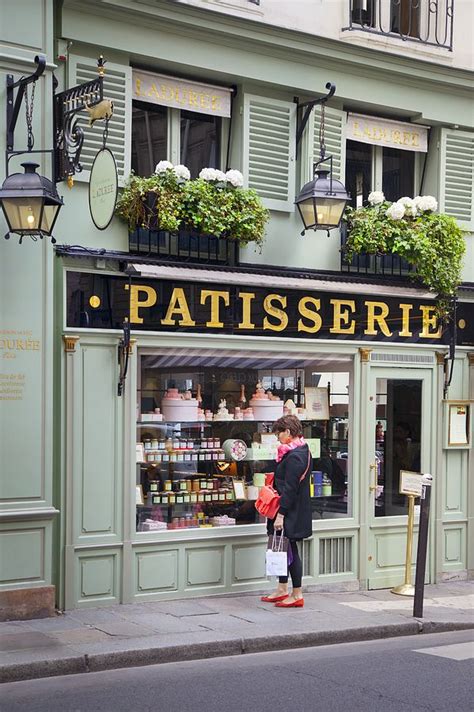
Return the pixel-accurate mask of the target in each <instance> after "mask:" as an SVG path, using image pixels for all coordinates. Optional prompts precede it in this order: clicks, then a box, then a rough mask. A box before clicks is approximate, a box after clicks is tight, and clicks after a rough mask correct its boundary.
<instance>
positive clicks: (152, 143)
mask: <svg viewBox="0 0 474 712" xmlns="http://www.w3.org/2000/svg"><path fill="white" fill-rule="evenodd" d="M167 115H168V110H167V109H166V107H164V106H156V105H153V104H144V103H141V102H134V103H133V109H132V170H133V172H134V173H136V175H139V176H149V175H151V174H152V173H154V172H155V166H156V164H157V163H158V162H159V161H162V160H165V159H166V158H167V155H168V146H167Z"/></svg>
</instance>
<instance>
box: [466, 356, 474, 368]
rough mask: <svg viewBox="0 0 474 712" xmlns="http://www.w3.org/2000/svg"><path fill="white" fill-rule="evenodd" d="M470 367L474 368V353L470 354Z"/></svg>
mask: <svg viewBox="0 0 474 712" xmlns="http://www.w3.org/2000/svg"><path fill="white" fill-rule="evenodd" d="M467 357H468V359H469V366H474V353H468V355H467Z"/></svg>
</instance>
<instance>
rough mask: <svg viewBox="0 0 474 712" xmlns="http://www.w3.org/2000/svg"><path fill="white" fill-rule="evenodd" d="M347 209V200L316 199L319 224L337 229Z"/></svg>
mask: <svg viewBox="0 0 474 712" xmlns="http://www.w3.org/2000/svg"><path fill="white" fill-rule="evenodd" d="M345 207H346V201H345V200H341V199H337V198H316V215H317V224H318V225H333V226H334V227H337V226H338V225H339V222H340V220H341V218H342V213H343V212H344V208H345Z"/></svg>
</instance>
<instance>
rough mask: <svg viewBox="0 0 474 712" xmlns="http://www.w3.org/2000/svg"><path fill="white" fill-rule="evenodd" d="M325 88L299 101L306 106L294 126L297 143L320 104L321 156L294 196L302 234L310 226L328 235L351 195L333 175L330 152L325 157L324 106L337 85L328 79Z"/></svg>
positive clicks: (301, 107)
mask: <svg viewBox="0 0 474 712" xmlns="http://www.w3.org/2000/svg"><path fill="white" fill-rule="evenodd" d="M326 89H328V90H329V91H328V93H327V95H326V96H323V97H321V98H319V99H312V100H311V101H307V102H305V103H304V104H298V109H305V112H304V114H303V116H302V118H301V120H300V122H299V126H298V127H297V132H296V145H297V146H298V144H299V142H300V141H301V138H302V136H303V131H304V128H305V126H306V124H307V122H308V119H309V115H310V113H311V111H312V110H313V109H314V107H315V106H316V105H317V104H320V106H321V121H320V123H319V154H320V158H319V161H318V162H317V163H315V164H314V167H313V179H312V180H310V181H309V183H306V185H304V186H303V188H302V189H301V192H300V194H299V195H298V197H297V198H296V200H295V204H296V205H297V207H298V210H299V213H300V216H301V219H302V221H303V225H304V230H303V232H302V233H301V234H302V235H304V234H305V232H306V230H310V229H313V230H327V231H328V235H329V230H332V229H333V228H335V227H339V225H340V222H341V219H342V214H343V213H344V208H345V207H346V205H347V203H348V201H349V199H350V195H349V194H348V192H347V190H346V187H345V185H344V184H343V183H341V181H340V180H337V179H336V178H334V177H333V174H332V156H328V157H327V158H326V146H325V143H324V129H325V108H326V102H327V101H328V99H330V98H331V97H332V96H334V94H335V92H336V86H335V85H334V84H331V82H328V83H327V84H326ZM328 161H329V168H328V167H327V166H323V164H325V163H327V162H328ZM321 166H323V167H321Z"/></svg>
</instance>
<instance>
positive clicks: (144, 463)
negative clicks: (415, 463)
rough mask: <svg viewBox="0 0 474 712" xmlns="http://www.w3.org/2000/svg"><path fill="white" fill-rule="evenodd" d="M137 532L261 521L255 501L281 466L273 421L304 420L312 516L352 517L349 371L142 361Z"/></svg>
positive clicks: (261, 363)
mask: <svg viewBox="0 0 474 712" xmlns="http://www.w3.org/2000/svg"><path fill="white" fill-rule="evenodd" d="M139 363H140V367H139V374H138V381H139V389H138V397H137V421H138V422H137V447H136V452H137V465H136V468H137V479H136V489H137V493H136V496H137V530H138V531H162V530H175V529H180V530H181V529H189V528H195V529H197V528H200V529H204V528H211V527H221V526H238V525H243V524H254V523H263V521H264V520H263V519H262V518H261V517H260V516H259V514H258V513H257V512H256V510H255V506H254V505H255V500H256V498H257V495H258V491H259V487H261V486H262V485H263V484H264V483H265V477H266V475H267V474H270V473H272V472H273V471H274V469H275V455H276V446H277V440H276V437H275V436H274V435H273V434H272V432H271V430H272V425H273V422H274V421H275V420H276V419H277V418H278V417H281V416H282V415H283V414H284V413H286V412H293V413H294V414H297V415H298V416H299V418H300V420H301V421H302V423H303V431H304V436H305V439H306V441H307V443H308V445H309V447H310V450H311V453H312V456H313V460H312V468H311V470H312V472H311V480H310V490H311V496H312V508H313V517H314V518H315V519H319V518H322V517H324V518H331V517H341V516H342V517H346V516H348V514H350V505H349V502H350V496H351V476H350V442H351V433H350V428H349V422H350V421H349V406H350V402H349V401H350V399H349V389H350V361H349V359H348V360H347V366H348V370H347V372H343V373H339V372H338V373H331V372H328V371H325V370H324V367H321V363H319V362H318V360H317V359H316V358H315V360H314V362H311V361H301V360H300V361H298V360H295V359H288V358H285V359H284V360H282V359H276V358H275V357H274V356H269V357H268V358H267V357H266V358H255V357H252V355H251V354H249V355H248V357H241V358H236V357H228V356H227V357H218V356H215V355H211V356H209V355H204V354H203V353H202V352H201V353H199V352H194V354H193V353H192V352H191V353H189V354H188V355H183V354H182V353H178V352H176V353H174V352H166V353H165V352H162V353H155V354H149V353H147V354H145V353H143V354H141V355H140V358H139Z"/></svg>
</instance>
